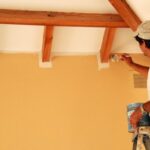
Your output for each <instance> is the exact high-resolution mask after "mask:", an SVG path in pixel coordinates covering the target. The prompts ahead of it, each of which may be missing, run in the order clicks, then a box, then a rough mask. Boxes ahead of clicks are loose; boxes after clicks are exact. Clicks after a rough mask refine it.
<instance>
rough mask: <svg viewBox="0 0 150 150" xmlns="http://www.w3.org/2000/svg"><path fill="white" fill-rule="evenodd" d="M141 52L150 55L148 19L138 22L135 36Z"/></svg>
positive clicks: (149, 22)
mask: <svg viewBox="0 0 150 150" xmlns="http://www.w3.org/2000/svg"><path fill="white" fill-rule="evenodd" d="M135 39H136V41H137V42H138V43H139V44H140V48H141V50H142V51H143V53H144V54H145V55H147V56H149V57H150V21H145V22H144V23H142V24H140V25H139V27H138V29H137V31H136V36H135Z"/></svg>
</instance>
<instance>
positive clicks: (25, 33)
mask: <svg viewBox="0 0 150 150" xmlns="http://www.w3.org/2000/svg"><path fill="white" fill-rule="evenodd" d="M0 35H1V36H0V51H2V52H3V51H4V52H37V51H40V50H41V45H42V40H43V27H42V26H30V25H29V26H24V25H0Z"/></svg>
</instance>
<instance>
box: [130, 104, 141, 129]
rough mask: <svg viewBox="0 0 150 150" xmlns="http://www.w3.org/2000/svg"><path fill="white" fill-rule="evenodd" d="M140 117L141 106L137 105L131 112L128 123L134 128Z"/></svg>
mask: <svg viewBox="0 0 150 150" xmlns="http://www.w3.org/2000/svg"><path fill="white" fill-rule="evenodd" d="M141 117H142V111H141V108H140V107H138V108H136V109H135V111H134V112H133V113H132V114H131V117H130V123H131V125H132V127H133V128H134V129H136V128H137V124H138V122H139V120H140V119H141Z"/></svg>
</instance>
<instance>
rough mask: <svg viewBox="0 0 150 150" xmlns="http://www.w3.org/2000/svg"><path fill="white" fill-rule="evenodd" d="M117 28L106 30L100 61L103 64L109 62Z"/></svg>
mask: <svg viewBox="0 0 150 150" xmlns="http://www.w3.org/2000/svg"><path fill="white" fill-rule="evenodd" d="M115 31H116V29H115V28H106V29H105V32H104V37H103V41H102V45H101V50H100V60H101V63H108V62H109V56H110V53H111V48H112V44H113V40H114V36H115Z"/></svg>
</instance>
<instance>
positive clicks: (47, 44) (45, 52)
mask: <svg viewBox="0 0 150 150" xmlns="http://www.w3.org/2000/svg"><path fill="white" fill-rule="evenodd" d="M53 29H54V27H53V26H45V29H44V37H43V49H42V62H49V61H50V59H51V48H52V39H53Z"/></svg>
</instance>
